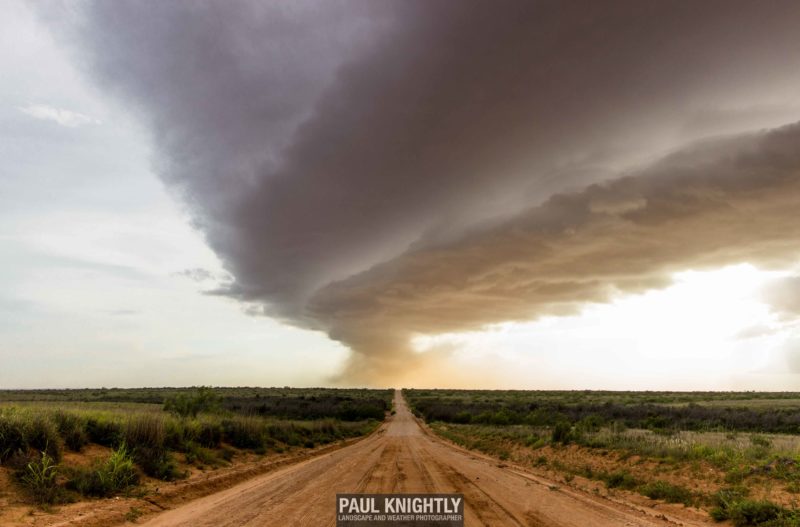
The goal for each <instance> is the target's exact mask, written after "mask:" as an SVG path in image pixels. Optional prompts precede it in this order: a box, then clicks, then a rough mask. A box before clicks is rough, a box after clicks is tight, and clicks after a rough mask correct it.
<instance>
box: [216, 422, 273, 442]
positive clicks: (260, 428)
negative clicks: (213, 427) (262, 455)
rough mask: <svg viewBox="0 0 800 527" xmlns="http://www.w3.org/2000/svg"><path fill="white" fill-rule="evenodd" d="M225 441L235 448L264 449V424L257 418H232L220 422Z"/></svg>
mask: <svg viewBox="0 0 800 527" xmlns="http://www.w3.org/2000/svg"><path fill="white" fill-rule="evenodd" d="M222 430H223V432H224V435H225V440H226V441H227V442H228V443H230V444H231V445H233V446H235V447H237V448H249V449H259V448H263V447H264V423H263V421H261V419H258V418H257V417H234V418H232V419H225V420H223V421H222Z"/></svg>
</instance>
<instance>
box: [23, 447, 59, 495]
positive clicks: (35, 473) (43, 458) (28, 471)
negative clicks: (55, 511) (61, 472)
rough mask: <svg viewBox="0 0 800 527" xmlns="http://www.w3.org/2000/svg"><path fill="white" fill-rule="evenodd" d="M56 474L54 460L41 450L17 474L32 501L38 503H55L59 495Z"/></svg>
mask: <svg viewBox="0 0 800 527" xmlns="http://www.w3.org/2000/svg"><path fill="white" fill-rule="evenodd" d="M57 476H58V469H57V466H56V463H55V461H54V460H53V458H52V457H50V456H49V455H48V454H47V452H45V451H42V452H41V455H40V456H39V457H38V458H37V459H34V460H33V461H31V462H29V463H28V464H27V466H26V467H25V470H24V471H23V472H22V473H21V474H19V479H20V482H21V483H22V486H23V487H24V488H25V490H27V491H28V492H29V493H30V495H31V496H32V497H33V499H34V501H36V502H37V503H39V504H51V503H55V502H56V500H57V499H58V497H59V495H60V489H59V487H58V482H57V481H56V477H57Z"/></svg>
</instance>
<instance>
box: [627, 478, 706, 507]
mask: <svg viewBox="0 0 800 527" xmlns="http://www.w3.org/2000/svg"><path fill="white" fill-rule="evenodd" d="M639 492H640V493H641V494H644V495H645V496H647V497H648V498H651V499H654V500H664V501H666V502H667V503H683V504H684V505H691V504H692V501H693V500H692V492H691V491H690V490H689V489H687V488H685V487H681V486H679V485H673V484H672V483H668V482H666V481H653V482H651V483H647V484H646V485H643V486H642V487H641V488H640V489H639Z"/></svg>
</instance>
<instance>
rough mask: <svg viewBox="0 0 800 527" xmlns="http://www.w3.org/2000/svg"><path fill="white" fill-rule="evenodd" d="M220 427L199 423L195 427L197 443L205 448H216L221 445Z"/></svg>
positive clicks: (218, 425) (208, 422) (209, 423)
mask: <svg viewBox="0 0 800 527" xmlns="http://www.w3.org/2000/svg"><path fill="white" fill-rule="evenodd" d="M222 434H223V430H222V425H220V424H219V423H214V422H210V421H200V422H199V423H198V426H197V437H196V440H197V442H198V443H199V444H200V445H202V446H204V447H206V448H218V447H219V445H220V443H222Z"/></svg>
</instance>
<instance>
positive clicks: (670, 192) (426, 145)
mask: <svg viewBox="0 0 800 527" xmlns="http://www.w3.org/2000/svg"><path fill="white" fill-rule="evenodd" d="M69 11H70V12H69V13H67V15H69V16H66V15H65V16H62V15H64V14H63V13H62V14H60V15H58V16H53V13H48V14H44V15H43V16H46V17H47V16H52V18H53V20H54V21H53V22H52V25H53V27H54V29H55V31H56V32H57V33H59V34H61V35H62V37H64V38H66V39H68V41H69V42H71V43H72V44H74V45H76V46H77V53H78V55H76V56H78V57H81V59H80V60H81V61H82V63H83V64H84V65H85V67H86V69H87V71H88V73H89V74H90V75H92V76H93V78H94V79H96V80H97V81H98V82H99V83H101V84H102V85H103V86H105V87H106V88H107V89H108V90H109V91H111V92H113V93H115V94H116V95H117V96H119V97H121V98H123V99H125V100H126V102H130V103H132V105H131V107H132V108H135V111H136V112H138V113H139V114H140V115H141V117H142V119H143V120H144V122H145V123H146V124H148V126H149V128H150V129H151V130H152V134H153V141H154V144H155V145H156V152H157V170H158V171H159V174H160V175H161V177H162V178H163V179H164V181H165V182H167V183H168V184H169V186H170V187H171V188H172V189H174V190H175V192H176V193H177V194H178V195H179V196H180V197H181V199H183V200H184V201H185V202H186V203H187V204H188V206H189V208H190V209H191V211H192V213H193V217H194V220H195V222H196V223H197V225H198V226H199V227H200V228H201V229H202V231H203V232H204V234H205V236H206V239H207V241H208V243H209V245H210V246H211V247H212V248H213V249H214V251H215V252H216V253H217V254H218V255H219V256H220V258H221V259H222V261H223V262H224V264H225V267H226V269H227V270H228V271H229V272H230V274H231V276H232V277H233V283H232V284H231V285H230V286H229V287H227V288H226V291H225V292H226V294H228V295H230V296H233V297H235V298H238V299H241V300H242V301H244V302H247V303H259V304H262V305H264V306H265V308H266V309H265V312H266V313H267V314H269V315H271V316H274V317H278V318H281V319H283V320H286V321H289V322H291V323H293V324H296V325H299V326H302V327H307V328H312V329H317V330H323V331H326V332H327V333H328V334H329V335H330V336H331V337H332V338H334V339H336V340H339V341H341V342H343V343H344V344H346V345H347V346H348V347H349V348H350V349H351V350H352V352H353V354H352V357H351V360H350V362H349V364H348V367H347V369H346V371H345V372H344V373H343V376H342V379H343V381H344V382H349V383H365V382H367V383H375V384H382V383H390V382H391V380H392V378H393V376H395V375H396V374H397V372H398V371H411V370H413V369H414V368H421V369H424V368H427V367H428V366H426V361H428V362H429V361H434V362H435V361H436V360H438V359H436V358H435V357H434V354H427V355H426V354H418V353H415V352H414V351H413V350H412V349H411V347H410V344H409V341H410V337H411V336H412V335H414V334H416V333H436V332H441V331H455V330H465V329H474V328H478V327H481V326H483V325H485V324H489V323H494V322H501V321H506V320H527V319H531V318H535V317H537V316H541V315H544V314H561V313H571V312H575V310H578V309H580V307H581V306H582V305H585V304H586V303H589V302H603V301H607V300H608V299H609V298H612V297H613V296H614V295H615V294H619V293H620V292H636V291H642V290H645V289H648V288H653V287H662V286H664V285H666V284H667V283H669V276H670V273H672V272H675V271H679V270H682V269H686V268H689V267H693V268H708V267H710V266H715V265H725V264H728V263H736V262H741V261H749V262H752V263H758V264H760V265H765V266H775V265H783V264H786V263H787V262H794V261H796V260H797V258H798V254H797V250H796V249H795V247H797V246H798V245H797V242H798V239H797V238H798V234H797V233H796V232H795V231H796V230H797V229H796V228H794V221H793V215H792V213H793V211H795V210H797V206H798V204H799V203H798V199H800V188H798V170H800V157H799V156H798V152H800V144H799V143H800V141H799V140H798V137H799V135H800V132H798V126H797V125H789V126H784V127H778V126H779V125H786V124H788V123H791V122H793V121H796V120H798V119H800V115H797V111H798V108H800V105H798V101H797V95H796V92H797V90H796V87H797V86H798V83H800V72H798V69H797V68H796V67H792V66H793V64H791V62H792V61H793V60H794V57H797V56H800V37H798V35H797V32H796V27H797V26H798V23H800V7H799V6H798V5H797V4H796V3H795V2H788V1H787V2H770V3H769V4H762V5H758V6H756V5H754V4H752V3H747V2H733V3H731V2H716V1H709V2H703V3H702V4H697V3H695V2H673V3H669V4H666V3H663V2H642V1H638V0H637V1H621V2H615V3H614V4H613V5H611V6H609V5H599V4H597V3H596V2H537V3H534V2H508V3H504V4H502V5H498V4H489V3H485V2H470V1H467V2H448V3H430V2H422V1H420V2H402V3H391V4H390V3H378V4H376V3H374V2H367V1H363V2H362V1H355V0H354V1H334V2H293V3H291V4H283V3H274V4H264V3H261V2H247V1H237V2H230V3H228V2H226V3H225V4H224V6H223V5H222V4H215V3H211V2H209V3H197V2H169V3H160V4H154V5H148V6H147V8H146V9H145V8H143V7H142V5H141V3H139V2H124V1H123V2H114V3H108V2H94V3H93V2H89V3H87V4H85V5H82V8H81V9H78V10H77V11H76V10H69ZM56 18H58V21H55V19H56ZM64 20H67V22H64ZM765 109H766V110H765ZM767 110H768V111H767ZM767 127H768V128H773V130H772V131H761V132H755V131H754V130H755V129H760V128H767ZM709 134H711V135H718V134H728V136H727V137H725V138H717V139H714V140H709V139H704V138H705V137H706V136H708V135H709ZM667 152H672V153H671V154H669V155H665V154H666V153H667Z"/></svg>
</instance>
